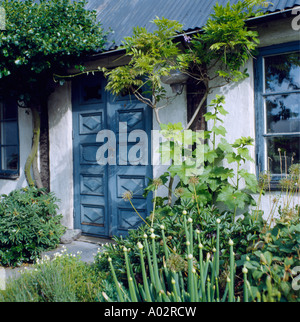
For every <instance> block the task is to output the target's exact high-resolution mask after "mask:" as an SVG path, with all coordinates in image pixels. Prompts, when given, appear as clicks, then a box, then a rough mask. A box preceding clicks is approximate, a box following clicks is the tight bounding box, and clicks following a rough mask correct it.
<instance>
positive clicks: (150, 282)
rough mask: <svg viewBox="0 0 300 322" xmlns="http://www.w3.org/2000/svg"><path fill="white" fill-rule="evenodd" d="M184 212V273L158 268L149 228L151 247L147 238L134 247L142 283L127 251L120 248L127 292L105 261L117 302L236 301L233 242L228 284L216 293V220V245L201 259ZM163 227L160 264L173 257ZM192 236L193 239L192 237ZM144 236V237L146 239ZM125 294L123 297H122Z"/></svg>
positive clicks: (217, 286)
mask: <svg viewBox="0 0 300 322" xmlns="http://www.w3.org/2000/svg"><path fill="white" fill-rule="evenodd" d="M186 215H187V213H186V212H185V213H184V218H185V220H184V228H185V237H186V241H185V249H186V252H185V259H184V261H185V263H186V265H185V266H184V267H187V271H186V272H185V271H182V270H181V269H179V270H176V267H174V266H173V268H169V267H168V265H167V264H164V265H162V266H159V265H158V260H157V253H156V248H157V243H155V239H156V238H157V235H155V234H154V231H153V229H152V230H151V231H150V234H151V235H150V238H151V245H150V246H149V244H148V241H147V238H144V240H143V241H140V242H138V244H137V248H138V251H139V256H140V265H141V270H142V281H143V282H142V283H136V282H135V276H134V274H133V270H132V269H131V267H130V261H129V259H128V249H127V248H126V247H124V249H123V251H124V254H125V261H126V271H127V282H128V288H129V292H127V290H126V289H125V288H124V286H121V284H120V283H119V282H118V280H117V278H116V272H115V269H114V266H113V263H112V259H111V258H108V261H109V263H110V269H111V272H112V275H113V277H114V283H115V286H116V289H117V292H118V301H121V302H123V301H124V302H137V301H145V302H154V301H163V302H179V301H180V302H225V301H231V302H235V301H240V300H241V299H240V297H237V296H235V294H234V277H235V261H234V252H233V242H232V241H231V240H230V241H229V244H230V270H229V276H228V278H227V281H228V284H227V286H226V288H225V290H224V292H223V294H221V293H220V285H219V275H220V274H219V269H220V267H219V262H220V258H219V255H220V249H219V245H220V244H219V242H218V241H219V238H220V229H219V225H220V220H219V221H217V227H216V231H217V243H216V248H215V249H214V252H213V255H211V254H210V253H208V254H207V256H206V258H205V259H204V258H203V245H202V244H201V240H200V237H199V236H200V235H199V234H197V232H195V231H194V230H193V225H192V220H191V218H186ZM164 228H165V227H161V230H160V234H161V235H162V240H163V245H162V248H163V252H164V259H165V261H164V263H166V259H167V261H168V260H169V259H170V258H172V256H176V253H175V251H174V250H172V249H171V250H170V249H169V248H168V246H167V244H166V240H165V238H164ZM194 235H195V236H194ZM146 237H148V236H146ZM195 238H197V240H198V250H199V256H198V258H195V257H194V256H193V248H194V240H195ZM145 258H147V262H148V267H149V268H150V267H151V268H153V269H152V270H151V269H149V271H148V272H147V271H146V264H145V263H146V261H145ZM244 282H245V287H244V300H248V299H249V296H248V292H249V283H248V281H247V271H246V270H244ZM125 294H127V295H126V296H124V295H125ZM103 296H104V297H105V298H106V300H107V301H111V300H112V299H110V298H109V297H108V296H107V295H106V294H105V293H104V294H103Z"/></svg>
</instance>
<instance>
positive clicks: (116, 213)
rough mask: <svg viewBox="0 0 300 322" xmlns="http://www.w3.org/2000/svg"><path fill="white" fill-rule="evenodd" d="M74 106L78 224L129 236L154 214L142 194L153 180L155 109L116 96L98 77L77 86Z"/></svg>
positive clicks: (104, 233)
mask: <svg viewBox="0 0 300 322" xmlns="http://www.w3.org/2000/svg"><path fill="white" fill-rule="evenodd" d="M72 105H73V111H72V113H73V162H74V164H73V171H74V226H75V228H79V229H81V230H82V232H83V234H86V235H91V236H98V237H106V238H107V237H112V236H115V235H116V236H120V235H124V236H125V235H127V234H128V230H130V229H136V228H137V227H138V226H139V225H140V224H141V223H143V221H142V219H141V218H140V217H139V215H140V216H142V217H143V218H145V217H146V216H148V215H149V214H150V211H151V206H152V202H151V196H150V195H149V196H148V197H147V198H144V197H143V193H144V189H145V187H146V186H147V184H148V180H149V178H151V177H152V167H151V153H150V151H151V135H150V133H151V128H152V111H151V109H150V108H149V107H147V106H146V105H144V104H142V103H140V102H139V101H136V100H135V99H134V97H132V96H130V97H129V96H127V95H124V96H120V97H114V96H112V95H111V94H110V93H109V92H107V91H105V79H104V77H103V76H101V75H100V74H95V75H90V76H83V77H80V78H78V79H76V80H75V81H74V82H73V84H72ZM130 136H131V137H130ZM130 154H131V159H133V160H130V157H129V155H130ZM132 155H133V158H132ZM126 193H127V194H128V193H129V194H131V195H132V199H131V202H132V203H133V205H134V207H135V208H136V210H137V211H138V213H139V215H138V214H137V213H136V211H135V210H134V209H133V207H132V206H131V204H130V202H129V201H128V200H126V198H125V199H124V194H126Z"/></svg>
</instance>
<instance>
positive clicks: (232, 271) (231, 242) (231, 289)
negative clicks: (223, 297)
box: [228, 239, 235, 302]
mask: <svg viewBox="0 0 300 322" xmlns="http://www.w3.org/2000/svg"><path fill="white" fill-rule="evenodd" d="M228 243H229V246H230V278H229V283H230V286H229V302H233V301H234V272H235V269H234V265H235V263H234V253H233V241H232V240H231V239H230V240H229V242H228Z"/></svg>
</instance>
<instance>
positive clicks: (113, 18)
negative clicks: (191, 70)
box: [86, 0, 300, 49]
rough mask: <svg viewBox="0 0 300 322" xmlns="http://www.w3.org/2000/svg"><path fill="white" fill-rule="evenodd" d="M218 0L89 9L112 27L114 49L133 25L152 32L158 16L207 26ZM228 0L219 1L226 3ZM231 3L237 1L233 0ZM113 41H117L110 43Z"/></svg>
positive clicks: (279, 3)
mask: <svg viewBox="0 0 300 322" xmlns="http://www.w3.org/2000/svg"><path fill="white" fill-rule="evenodd" d="M216 2H217V0H211V1H210V0H88V3H87V5H86V8H87V9H90V10H96V11H97V18H98V20H100V21H101V23H102V25H103V28H104V29H105V30H108V29H109V28H111V29H112V31H113V34H111V35H110V36H109V38H108V40H109V45H108V47H109V48H110V49H112V48H113V47H117V46H119V45H120V44H121V42H122V40H123V39H124V37H126V36H130V35H131V34H132V29H133V27H136V26H139V27H146V28H147V29H148V30H149V31H152V30H153V28H154V25H153V24H151V21H152V20H153V19H155V17H156V16H158V17H160V18H161V17H165V18H168V19H172V20H177V21H179V22H180V23H182V24H183V25H184V30H185V31H188V30H194V29H197V28H201V27H203V26H204V24H205V22H206V21H207V19H208V17H209V15H210V14H211V13H212V12H213V7H214V5H215V3H216ZM227 2H228V0H218V3H219V4H222V5H226V4H227ZM230 2H231V3H232V4H234V3H237V2H238V0H230ZM270 2H272V4H270V5H269V7H268V8H266V9H264V10H265V11H267V12H270V13H272V12H275V11H281V10H286V9H289V8H293V7H295V6H297V5H300V0H271V1H270ZM111 41H114V44H113V43H112V42H111Z"/></svg>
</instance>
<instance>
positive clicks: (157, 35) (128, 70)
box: [105, 18, 182, 105]
mask: <svg viewBox="0 0 300 322" xmlns="http://www.w3.org/2000/svg"><path fill="white" fill-rule="evenodd" d="M153 23H154V24H155V25H156V27H157V30H155V31H154V32H153V33H150V32H148V31H147V30H146V29H145V28H140V27H136V28H134V30H133V35H132V37H126V38H125V40H124V41H123V45H122V46H121V48H123V49H125V50H126V55H128V56H130V62H129V63H128V64H127V65H125V66H120V67H118V68H115V69H112V70H106V73H105V74H106V76H107V77H108V84H107V87H106V89H107V90H109V91H111V92H112V93H113V94H116V95H119V94H121V93H123V92H124V91H125V92H130V93H135V94H136V95H137V96H138V97H139V98H141V97H142V96H141V94H139V90H140V88H142V87H144V90H145V91H146V92H145V94H146V96H147V95H148V94H151V95H153V96H154V97H155V100H156V102H159V101H160V100H161V99H162V98H165V97H166V95H165V94H166V92H165V90H164V88H163V86H162V84H161V80H160V78H161V76H166V75H169V73H170V71H172V70H175V69H176V68H177V67H176V65H175V61H174V57H176V56H177V55H178V54H179V48H178V46H177V44H176V43H174V42H173V39H172V38H173V37H175V36H176V35H177V32H178V31H181V30H182V25H181V24H180V23H178V22H176V21H172V20H168V19H165V18H162V19H158V18H156V19H154V20H153ZM143 99H144V100H145V102H146V103H147V104H148V105H151V104H152V103H154V104H156V102H152V101H151V100H147V99H146V97H145V98H143Z"/></svg>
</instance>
